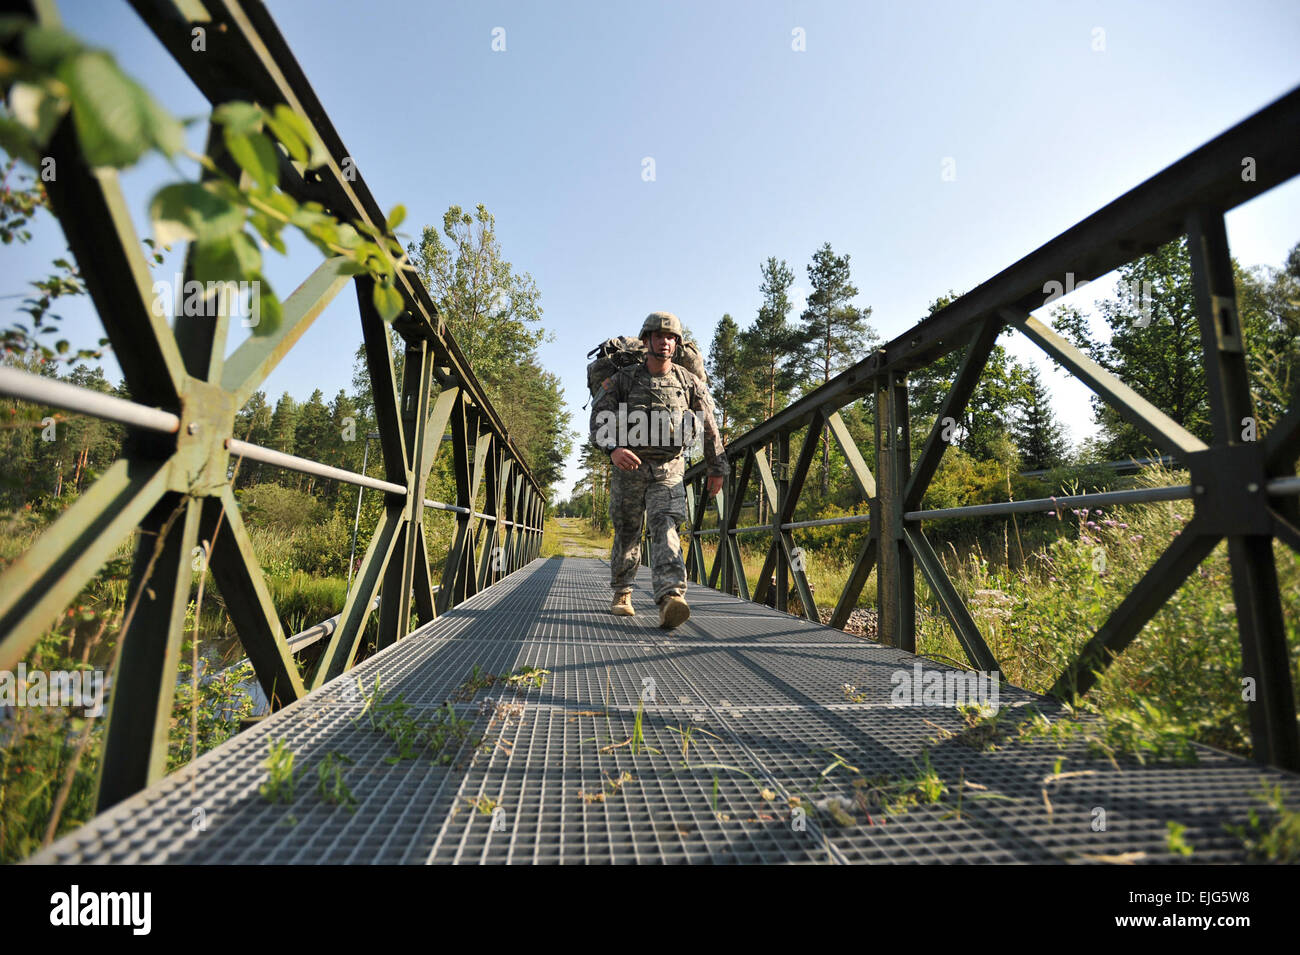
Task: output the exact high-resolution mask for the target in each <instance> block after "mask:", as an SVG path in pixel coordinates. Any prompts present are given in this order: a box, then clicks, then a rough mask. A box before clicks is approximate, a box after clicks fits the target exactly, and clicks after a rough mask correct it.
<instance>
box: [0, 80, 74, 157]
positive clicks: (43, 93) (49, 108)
mask: <svg viewBox="0 0 1300 955" xmlns="http://www.w3.org/2000/svg"><path fill="white" fill-rule="evenodd" d="M67 109H68V104H67V102H66V101H65V100H63V99H62V98H60V97H58V96H52V95H51V94H50V92H49V91H48V90H46V89H45V88H44V87H41V86H36V85H34V84H32V83H15V84H14V85H13V86H12V87H10V89H9V110H10V112H12V113H13V115H14V118H15V119H16V120H18V122H20V123H22V124H23V125H24V126H26V127H27V128H28V129H29V130H30V131H31V134H32V138H33V139H35V140H36V142H37V143H38V144H40V145H42V146H43V145H45V144H46V143H47V142H49V141H50V136H52V135H53V134H54V128H55V127H56V126H58V124H59V120H61V119H62V118H63V114H64V113H65V112H67Z"/></svg>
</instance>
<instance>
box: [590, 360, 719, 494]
mask: <svg viewBox="0 0 1300 955" xmlns="http://www.w3.org/2000/svg"><path fill="white" fill-rule="evenodd" d="M692 411H693V412H695V414H691V412H692ZM696 437H699V438H700V443H701V444H702V445H703V447H704V458H705V460H706V461H707V462H708V466H709V475H710V476H713V475H725V474H726V473H727V452H726V451H725V450H724V449H723V446H722V436H721V435H720V434H719V433H718V423H717V421H716V420H714V417H713V398H712V397H710V395H709V388H708V385H706V384H705V383H704V382H703V381H701V380H700V379H699V378H698V377H697V376H696V375H693V374H691V372H689V371H687V370H686V369H685V368H682V367H681V366H680V365H677V364H672V365H670V366H669V367H668V371H667V372H665V373H664V374H662V375H652V374H651V373H650V369H649V368H648V367H647V366H646V364H645V363H644V362H642V363H640V364H637V365H629V366H627V367H626V368H620V369H619V370H618V371H616V372H615V373H614V374H613V375H611V376H610V377H608V378H606V379H605V380H604V381H602V382H601V383H600V388H598V389H597V390H596V396H595V400H593V401H592V405H591V443H592V444H594V445H595V446H596V447H598V448H600V449H601V450H602V451H604V452H605V453H606V454H610V453H612V452H613V451H615V450H616V449H617V448H627V449H628V450H629V451H631V452H633V453H634V454H636V456H637V457H639V458H640V459H641V460H642V461H649V462H650V463H652V464H662V463H664V462H666V461H671V460H672V459H673V458H675V457H678V456H679V455H680V454H681V453H682V451H683V450H684V449H685V448H689V447H690V446H691V445H692V444H694V441H695V438H696Z"/></svg>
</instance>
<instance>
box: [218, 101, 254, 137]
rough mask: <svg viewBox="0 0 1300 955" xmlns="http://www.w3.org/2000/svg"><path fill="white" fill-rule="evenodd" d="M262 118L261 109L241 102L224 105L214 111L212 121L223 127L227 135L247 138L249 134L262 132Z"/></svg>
mask: <svg viewBox="0 0 1300 955" xmlns="http://www.w3.org/2000/svg"><path fill="white" fill-rule="evenodd" d="M262 118H263V113H262V110H261V108H260V107H257V106H254V105H253V104H252V103H245V102H242V101H239V100H235V101H233V102H230V103H222V104H221V105H220V106H218V107H217V108H216V109H214V110H213V111H212V121H213V122H214V123H216V124H217V125H218V126H221V127H223V128H224V129H225V132H226V133H228V134H232V135H235V136H247V135H248V134H249V133H256V132H260V131H261V129H262Z"/></svg>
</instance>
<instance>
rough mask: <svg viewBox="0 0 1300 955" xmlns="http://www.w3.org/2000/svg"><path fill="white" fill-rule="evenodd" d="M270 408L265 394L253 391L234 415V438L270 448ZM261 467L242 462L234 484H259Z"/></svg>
mask: <svg viewBox="0 0 1300 955" xmlns="http://www.w3.org/2000/svg"><path fill="white" fill-rule="evenodd" d="M271 420H272V418H271V406H270V405H269V404H267V403H266V392H264V391H255V392H253V394H252V396H251V397H250V398H249V399H248V401H247V402H245V403H244V407H243V408H241V409H240V410H239V412H238V413H237V414H236V415H235V437H236V438H238V439H239V440H241V441H247V442H249V443H250V444H256V445H260V446H262V447H271V446H272V438H271ZM261 476H262V465H261V463H260V462H258V461H244V462H243V463H242V464H241V465H240V468H239V474H238V476H237V478H236V482H237V483H238V485H239V486H240V487H248V486H250V485H253V484H257V483H259V482H260V480H261Z"/></svg>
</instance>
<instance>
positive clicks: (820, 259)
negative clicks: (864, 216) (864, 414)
mask: <svg viewBox="0 0 1300 955" xmlns="http://www.w3.org/2000/svg"><path fill="white" fill-rule="evenodd" d="M808 281H809V283H810V284H811V286H812V292H811V293H810V294H809V296H808V307H807V308H805V309H804V313H803V315H802V316H800V317H801V320H802V322H803V327H802V328H801V329H800V335H799V337H800V345H801V348H802V352H803V354H802V359H803V370H804V377H805V380H806V383H807V385H808V388H809V389H810V390H811V389H813V388H816V387H818V386H820V385H823V384H825V383H826V382H828V381H830V380H831V378H833V377H834V376H835V375H836V374H838V373H839V372H840V371H842V370H843V369H845V368H847V367H848V366H849V365H852V364H853V363H854V362H856V361H858V360H859V359H860V358H861V357H862V356H863V355H864V354H865V353H866V351H867V350H868V348H869V347H870V345H871V344H872V343H874V342H875V341H877V338H876V333H875V331H874V330H873V329H872V328H871V326H870V325H868V324H867V318H868V317H869V316H870V315H871V309H870V308H869V307H868V308H862V309H860V308H858V307H857V306H855V305H854V304H853V303H852V300H853V299H854V298H855V297H856V296H857V294H858V289H857V287H856V286H855V285H854V284H853V282H852V279H851V278H850V275H849V256H848V255H847V254H846V255H836V254H835V253H834V252H833V251H832V250H831V245H830V243H829V242H826V243H823V245H822V247H821V248H820V249H818V250H817V251H816V252H815V253H813V260H812V263H811V264H810V265H809V266H808ZM821 441H822V496H823V497H825V496H826V495H827V494H828V493H829V491H830V467H831V445H830V429H829V428H822V435H821Z"/></svg>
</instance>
